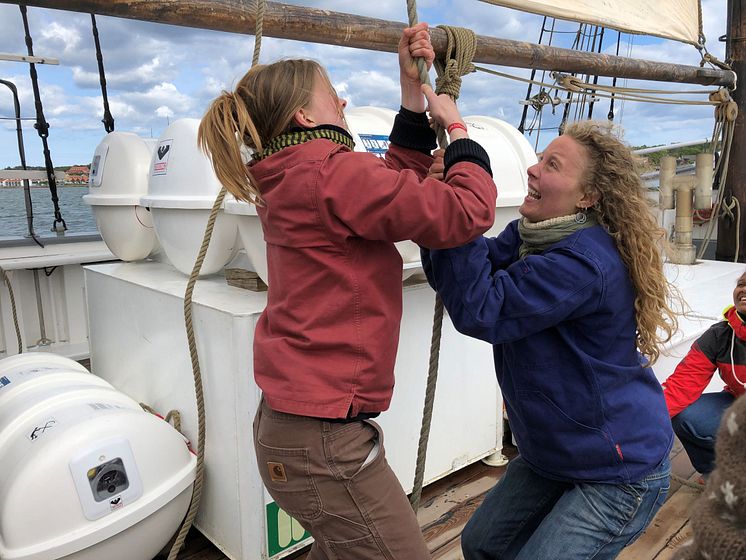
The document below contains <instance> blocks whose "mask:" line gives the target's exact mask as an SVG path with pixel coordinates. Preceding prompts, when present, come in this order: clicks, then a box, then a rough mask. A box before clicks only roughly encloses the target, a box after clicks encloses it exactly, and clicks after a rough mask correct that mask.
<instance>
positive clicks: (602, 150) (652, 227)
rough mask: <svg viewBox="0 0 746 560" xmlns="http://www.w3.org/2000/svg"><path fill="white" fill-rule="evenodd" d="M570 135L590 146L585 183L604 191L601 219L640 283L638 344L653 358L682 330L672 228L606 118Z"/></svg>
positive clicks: (584, 124) (590, 188)
mask: <svg viewBox="0 0 746 560" xmlns="http://www.w3.org/2000/svg"><path fill="white" fill-rule="evenodd" d="M564 134H565V135H567V136H569V137H570V138H572V139H574V140H575V141H576V142H578V143H579V144H580V145H581V146H583V147H584V148H585V150H586V154H587V157H588V166H587V168H586V170H585V173H584V177H583V179H582V180H583V185H584V189H585V191H586V192H588V193H594V194H596V195H597V196H598V202H597V203H596V204H595V205H594V208H595V210H596V213H597V216H598V221H599V222H600V223H601V224H602V225H603V226H604V227H605V228H606V230H607V231H608V232H609V234H610V235H611V236H612V237H613V238H614V241H615V243H616V247H617V250H618V251H619V253H620V255H621V257H622V261H624V264H625V265H626V266H627V269H628V270H629V275H630V278H631V280H632V283H633V285H634V287H635V291H636V297H635V316H636V320H637V333H636V339H637V347H638V349H639V350H640V352H641V353H642V354H643V355H644V356H645V357H647V358H648V359H649V360H650V363H651V364H653V363H655V361H656V360H657V359H658V357H659V355H660V346H661V345H662V344H664V343H666V342H668V341H669V340H671V337H672V336H673V335H674V334H675V333H676V331H677V330H678V318H677V314H676V312H675V311H674V310H673V309H672V308H671V307H670V302H671V301H673V300H674V299H678V291H677V290H676V289H675V287H674V286H672V285H671V283H670V282H669V281H668V280H667V279H666V277H665V275H664V273H663V260H664V255H663V249H664V247H665V245H666V233H665V230H664V229H663V228H661V227H660V226H659V225H658V223H657V221H656V219H655V217H654V215H653V213H652V212H651V209H650V203H649V202H648V200H647V199H646V197H645V191H644V187H643V184H642V180H641V179H640V175H639V172H638V169H637V165H636V158H635V156H634V154H633V153H632V151H631V150H630V149H629V148H628V147H627V146H626V145H625V144H623V143H622V142H621V141H620V140H619V139H618V138H616V137H615V136H614V135H613V134H612V130H611V128H610V126H609V125H608V124H606V123H602V122H594V121H583V122H577V123H573V124H571V125H569V126H568V127H567V128H566V129H565V132H564Z"/></svg>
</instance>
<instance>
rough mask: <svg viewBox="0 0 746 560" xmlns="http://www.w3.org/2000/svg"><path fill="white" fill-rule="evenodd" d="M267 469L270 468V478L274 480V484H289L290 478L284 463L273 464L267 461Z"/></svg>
mask: <svg viewBox="0 0 746 560" xmlns="http://www.w3.org/2000/svg"><path fill="white" fill-rule="evenodd" d="M267 468H269V477H270V478H271V479H272V482H287V481H288V477H287V475H286V474H285V465H283V464H282V463H273V462H272V461H267Z"/></svg>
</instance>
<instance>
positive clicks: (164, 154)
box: [153, 138, 173, 175]
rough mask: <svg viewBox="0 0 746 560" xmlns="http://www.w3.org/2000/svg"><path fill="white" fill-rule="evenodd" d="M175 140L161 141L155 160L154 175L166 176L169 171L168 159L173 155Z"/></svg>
mask: <svg viewBox="0 0 746 560" xmlns="http://www.w3.org/2000/svg"><path fill="white" fill-rule="evenodd" d="M171 144H173V139H172V138H169V139H168V140H161V142H160V143H159V144H158V149H157V150H156V152H155V158H153V175H165V174H166V172H167V171H168V158H169V157H170V155H171Z"/></svg>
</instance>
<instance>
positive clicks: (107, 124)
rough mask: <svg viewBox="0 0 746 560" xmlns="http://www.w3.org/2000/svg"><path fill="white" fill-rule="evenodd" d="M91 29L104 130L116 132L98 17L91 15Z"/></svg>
mask: <svg viewBox="0 0 746 560" xmlns="http://www.w3.org/2000/svg"><path fill="white" fill-rule="evenodd" d="M91 29H92V30H93V42H94V43H95V44H96V61H97V62H98V81H99V83H100V84H101V96H102V97H103V99H104V118H103V119H101V122H102V123H104V129H105V130H106V132H107V133H109V132H114V117H112V116H111V111H109V96H108V95H107V94H106V72H105V71H104V55H103V54H102V53H101V42H100V41H99V38H98V26H97V25H96V16H95V14H91Z"/></svg>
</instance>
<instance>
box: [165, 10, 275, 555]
mask: <svg viewBox="0 0 746 560" xmlns="http://www.w3.org/2000/svg"><path fill="white" fill-rule="evenodd" d="M266 3H267V2H266V0H257V5H256V28H255V30H254V33H255V35H254V37H255V42H254V56H253V59H252V63H251V65H252V66H256V65H257V64H258V62H259V52H260V50H261V44H262V28H263V22H264V13H265V9H266ZM227 192H228V191H227V190H226V188H225V187H222V188H221V189H220V192H218V195H217V197H216V198H215V202H214V203H213V205H212V210H210V216H209V217H208V218H207V225H206V226H205V234H204V236H203V238H202V245H201V246H200V249H199V252H198V254H197V259H196V261H195V263H194V267H193V268H192V273H191V274H190V275H189V280H188V281H187V286H186V290H185V292H184V325H185V328H186V333H187V344H188V346H189V358H190V360H191V364H192V373H193V377H194V397H195V401H196V404H197V467H196V471H197V472H196V474H195V478H194V486H193V490H192V500H191V502H190V503H189V509H188V510H187V514H186V517H185V518H184V521H183V523H182V525H181V528H180V529H179V533H178V534H177V535H176V539H175V540H174V543H173V545H172V546H171V550H170V551H169V553H168V558H167V560H176V558H177V556H178V554H179V550H181V548H182V546H184V541H185V540H186V536H187V533H188V532H189V529H190V528H191V527H192V524H193V523H194V520H195V519H196V518H197V512H198V511H199V504H200V501H201V500H202V484H203V481H204V474H205V432H206V427H205V424H206V422H205V398H204V393H203V390H202V370H201V368H200V365H199V355H198V352H197V340H196V337H195V334H194V323H193V321H192V296H193V295H194V287H195V285H196V284H197V279H198V278H199V272H200V270H202V263H203V262H204V260H205V257H206V256H207V249H208V247H209V245H210V239H211V238H212V232H213V228H214V227H215V221H216V220H217V217H218V212H219V211H220V207H221V206H222V205H223V200H224V199H225V195H226V194H227ZM169 414H170V413H169ZM169 419H170V418H169ZM174 421H175V422H176V421H178V422H179V425H181V417H180V416H179V417H178V418H174Z"/></svg>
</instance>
